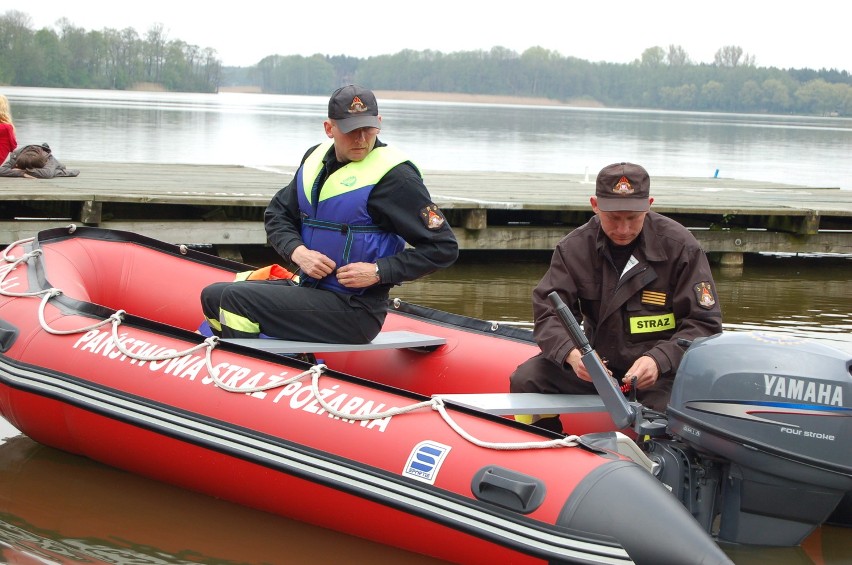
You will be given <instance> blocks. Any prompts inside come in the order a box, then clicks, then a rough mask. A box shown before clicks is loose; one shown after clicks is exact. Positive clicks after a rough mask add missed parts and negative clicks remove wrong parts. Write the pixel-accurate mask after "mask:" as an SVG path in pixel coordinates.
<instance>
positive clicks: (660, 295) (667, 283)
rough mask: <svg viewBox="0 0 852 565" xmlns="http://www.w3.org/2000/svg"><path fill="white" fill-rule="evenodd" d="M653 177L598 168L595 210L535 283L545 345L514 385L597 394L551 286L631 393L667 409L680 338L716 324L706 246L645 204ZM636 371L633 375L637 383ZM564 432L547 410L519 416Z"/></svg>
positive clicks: (623, 166)
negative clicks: (632, 389) (558, 310)
mask: <svg viewBox="0 0 852 565" xmlns="http://www.w3.org/2000/svg"><path fill="white" fill-rule="evenodd" d="M650 187H651V179H650V177H649V175H648V172H647V171H646V170H645V169H644V168H643V167H641V166H639V165H636V164H632V163H616V164H612V165H609V166H606V167H604V168H603V169H602V170H601V171H600V173H599V174H598V177H597V180H596V183H595V195H594V196H592V197H591V198H590V202H591V205H592V210H593V211H594V213H595V215H594V216H593V217H592V218H591V219H590V220H589V221H588V222H587V223H586V224H584V225H583V226H580V227H579V228H577V229H575V230H573V231H572V232H571V233H569V234H568V235H566V236H565V237H564V238H562V240H561V241H560V242H559V243H558V244H557V246H556V249H555V250H554V253H553V256H552V259H551V262H550V267H549V268H548V270H547V272H546V273H545V274H544V276H543V277H542V279H541V280H540V281H539V283H538V285H537V286H536V287H535V289H534V290H533V311H534V316H535V326H534V336H535V340H536V342H537V343H538V346H539V348H540V349H541V353H540V354H538V355H536V356H535V357H532V358H531V359H529V360H527V361H525V362H524V363H522V364H521V365H519V366H518V367H517V369H515V371H514V372H513V373H512V375H511V376H510V387H509V388H510V391H511V392H537V393H562V394H594V393H595V392H596V390H595V387H594V385H593V384H592V382H591V377H590V376H589V373H588V371H587V370H586V367H585V366H584V364H583V361H582V359H581V355H580V351H579V349H577V346H576V345H575V344H574V343H573V341H572V339H571V337H570V335H569V333H568V332H567V331H566V329H565V328H564V327H563V325H562V323H561V321H560V319H559V317H558V315H557V313H556V311H555V310H554V308H553V306H552V305H551V302H550V301H549V300H548V298H547V297H548V295H549V294H550V293H551V292H553V291H556V292H557V293H558V294H559V296H560V297H561V298H562V300H563V301H564V302H565V304H566V305H568V307H569V308H570V309H571V311H572V313H573V314H574V317H575V318H577V320H579V321H581V322H582V325H583V331H584V332H585V334H586V336H587V337H588V339H589V343H590V344H591V346H592V347H593V348H594V349H595V351H596V352H597V353H598V355H599V356H600V357H601V359H605V360H606V363H607V369H608V370H609V371H610V372H611V374H612V375H613V376H614V377H616V378H618V379H620V380H621V381H622V382H623V383H624V384H625V385H627V386H635V387H636V389H637V390H636V392H637V400H639V401H640V402H641V403H642V404H644V405H645V406H647V407H649V408H651V409H653V410H657V411H660V412H662V411H664V410H665V409H666V405H667V404H668V400H669V397H670V395H671V389H672V383H673V379H674V375H675V372H676V371H677V368H678V365H679V364H680V360H681V358H682V357H683V354H684V346H683V345H681V343H683V342H682V341H681V340H687V341H691V340H694V339H696V338H699V337H703V336H710V335H713V334H716V333H719V332H721V331H722V313H721V310H720V306H719V302H718V299H717V294H716V285H715V283H714V281H713V275H712V273H711V271H710V265H709V262H708V260H707V257H706V255H705V253H704V251H703V250H702V249H701V246H700V245H699V243H698V241H696V239H695V237H694V236H693V235H692V234H691V233H690V232H689V231H688V230H687V229H686V228H684V227H683V226H682V225H680V224H679V223H677V222H675V221H674V220H672V219H670V218H667V217H665V216H663V215H661V214H657V213H656V212H652V211H650V207H651V204H652V203H653V202H654V199H653V198H651V196H650ZM634 378H635V383H634ZM516 419H518V420H520V421H525V422H527V423H533V424H535V425H537V426H539V427H542V428H545V429H550V430H553V431H558V432H561V431H562V423H561V421H560V419H559V418H558V417H556V416H553V415H530V416H516Z"/></svg>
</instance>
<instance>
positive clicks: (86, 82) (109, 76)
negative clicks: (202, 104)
mask: <svg viewBox="0 0 852 565" xmlns="http://www.w3.org/2000/svg"><path fill="white" fill-rule="evenodd" d="M31 22H32V19H31V18H30V16H29V15H27V14H25V13H23V12H20V11H18V10H10V11H8V12H6V13H5V14H3V15H2V16H0V84H10V85H14V86H43V87H54V88H98V89H116V90H126V89H129V88H133V87H134V85H137V84H139V83H155V84H159V85H162V87H163V88H164V89H166V90H169V91H183V92H216V91H217V90H218V88H219V82H220V78H221V70H222V65H221V61H219V60H218V59H217V57H216V51H215V50H214V49H211V48H203V49H202V48H200V47H198V46H196V45H188V44H187V43H185V42H183V41H180V40H177V39H174V40H170V39H168V38H167V37H166V35H165V33H164V32H163V26H162V25H155V26H152V27H151V29H149V30H148V31H147V33H146V34H145V36H144V37H140V36H139V34H138V33H137V32H136V30H134V29H132V28H126V29H123V30H116V29H109V28H105V29H103V30H101V31H86V30H85V29H83V28H80V27H76V26H74V25H72V24H71V22H70V21H68V19H67V18H62V19H60V20H58V21H57V24H56V28H57V29H48V28H42V29H40V30H33V29H32V23H31Z"/></svg>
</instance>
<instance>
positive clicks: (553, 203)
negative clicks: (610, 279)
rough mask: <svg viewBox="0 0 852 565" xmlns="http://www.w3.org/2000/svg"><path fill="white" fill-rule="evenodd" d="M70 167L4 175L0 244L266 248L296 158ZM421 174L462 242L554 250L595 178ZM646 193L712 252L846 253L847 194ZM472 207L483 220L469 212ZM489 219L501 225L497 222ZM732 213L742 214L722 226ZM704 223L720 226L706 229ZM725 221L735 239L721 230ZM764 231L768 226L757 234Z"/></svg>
mask: <svg viewBox="0 0 852 565" xmlns="http://www.w3.org/2000/svg"><path fill="white" fill-rule="evenodd" d="M66 165H67V166H68V167H70V168H76V169H80V171H81V172H80V176H78V177H68V178H57V179H50V180H41V179H39V180H36V179H17V178H0V242H4V243H8V242H11V241H15V240H16V239H20V237H19V236H20V235H21V234H23V233H25V232H30V233H29V235H32V233H34V232H35V231H37V230H38V229H42V228H44V227H46V226H50V227H55V226H60V225H67V224H68V223H69V222H78V223H79V222H81V221H82V220H86V221H87V223H89V225H99V226H101V227H108V228H113V229H127V230H129V231H138V232H140V233H144V234H145V235H149V236H151V237H156V238H158V239H163V240H166V241H172V242H175V243H202V242H203V243H209V244H224V245H262V244H264V243H265V234H264V231H263V226H262V222H261V221H260V219H261V218H262V214H263V210H264V209H265V207H266V205H267V204H268V203H269V200H270V199H271V198H272V196H273V195H274V194H275V193H276V192H277V191H278V190H279V189H280V188H281V187H283V186H285V185H286V184H287V183H288V182H290V180H291V179H292V177H293V174H294V171H295V166H268V167H244V166H236V165H190V164H162V163H156V164H152V163H94V162H73V163H66ZM424 179H425V181H426V185H427V186H428V187H429V190H430V192H431V194H432V196H433V200H434V201H435V203H436V204H437V205H438V206H440V207H441V208H442V209H443V210H445V212H446V213H447V215H448V217H449V218H450V219H451V222H452V224H453V226H454V227H456V228H458V229H457V232H458V233H459V240H460V243H461V244H462V248H463V249H465V248H466V249H513V248H514V249H551V248H552V247H553V245H555V243H556V241H558V239H559V238H560V237H561V236H562V235H564V234H565V233H567V231H570V229H571V227H572V222H573V223H574V224H575V225H576V224H578V223H580V219H581V218H582V216H583V215H588V213H589V212H590V206H589V197H590V196H591V195H592V194H593V192H594V176H591V175H577V174H548V173H514V172H513V173H508V172H490V171H425V172H424ZM651 193H652V196H653V197H654V205H653V209H654V210H656V211H658V212H661V213H663V214H667V215H670V216H672V217H674V218H675V219H678V221H681V223H684V225H687V227H690V228H695V229H696V230H698V231H696V234H697V237H699V241H702V245H705V249H707V250H708V251H722V252H732V251H739V252H757V251H765V250H767V248H770V250H774V251H790V250H792V251H797V252H798V251H802V252H823V253H825V252H828V253H850V252H852V243H850V241H852V235H850V233H848V232H849V231H850V230H852V191H848V190H841V189H840V188H838V187H813V186H801V185H788V184H778V183H769V182H759V181H747V180H746V181H744V180H737V179H729V178H690V177H654V178H653V179H652V187H651ZM52 206H54V207H56V208H55V209H54V208H52ZM82 208H85V209H86V210H87V211H88V213H87V214H84V213H82V212H81V211H80V210H81V209H82ZM30 209H33V210H34V211H32V212H31V210H30ZM165 210H168V211H169V212H168V213H164V211H165ZM475 213H478V214H479V216H477V217H478V218H480V220H479V224H478V225H477V224H475V223H474V222H469V221H468V220H467V218H469V217H470V214H475ZM554 214H555V215H556V216H555V217H556V218H557V221H554V220H553V218H554ZM572 214H573V216H572ZM492 216H493V217H494V218H502V219H503V220H504V223H503V224H502V225H501V224H499V223H498V222H497V221H496V220H494V221H492ZM21 218H31V219H27V220H24V219H21ZM32 218H34V219H32ZM46 218H48V219H46ZM506 218H508V220H506ZM560 218H562V219H560ZM578 218H579V219H578ZM773 218H775V219H774V220H773ZM732 219H737V221H736V222H731V223H730V225H727V224H725V225H722V226H721V228H719V227H718V226H717V224H719V223H720V221H721V220H724V222H730V221H731V220H732ZM691 224H694V225H691ZM708 226H716V227H717V229H722V232H718V231H717V232H714V233H706V234H701V233H700V230H702V229H706V228H707V227H708ZM728 229H730V230H731V233H730V234H727V235H732V237H727V235H726V233H725V232H726V230H728ZM761 230H762V231H763V232H767V231H768V232H769V234H766V233H764V234H763V235H761V236H759V237H758V235H757V234H756V233H752V232H755V231H761ZM720 233H721V235H720ZM733 235H735V236H736V237H733ZM767 235H768V237H767ZM185 238H189V239H185ZM728 240H730V241H728ZM737 241H738V242H739V243H735V242H737Z"/></svg>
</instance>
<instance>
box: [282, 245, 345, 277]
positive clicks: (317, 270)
mask: <svg viewBox="0 0 852 565" xmlns="http://www.w3.org/2000/svg"><path fill="white" fill-rule="evenodd" d="M290 260H291V261H293V262H294V263H295V264H297V265H298V266H299V268H300V269H302V272H303V273H304V274H306V275H307V276H309V277H311V278H313V279H324V278H325V277H327V276H328V275H330V274H331V273H333V272H334V268H335V267H336V266H337V265H336V264H335V263H334V261H332V260H331V259H329V258H328V257H326V256H325V255H323V254H322V253H320V252H319V251H313V250H312V249H308V248H307V247H305V246H304V245H300V246H299V247H297V248H296V249H294V250H293V253H291V254H290Z"/></svg>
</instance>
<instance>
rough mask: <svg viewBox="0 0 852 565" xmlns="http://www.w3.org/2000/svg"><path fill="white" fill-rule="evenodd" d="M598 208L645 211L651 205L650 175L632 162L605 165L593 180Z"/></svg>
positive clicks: (613, 210) (608, 210)
mask: <svg viewBox="0 0 852 565" xmlns="http://www.w3.org/2000/svg"><path fill="white" fill-rule="evenodd" d="M595 196H596V197H597V200H598V208H600V209H601V210H603V211H604V212H647V211H648V209H649V208H650V207H651V202H650V200H649V198H650V196H651V177H650V176H648V171H646V170H645V169H644V167H641V166H640V165H635V164H633V163H614V164H612V165H607V166H606V167H604V168H603V169H601V172H600V173H598V178H597V181H596V182H595Z"/></svg>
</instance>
